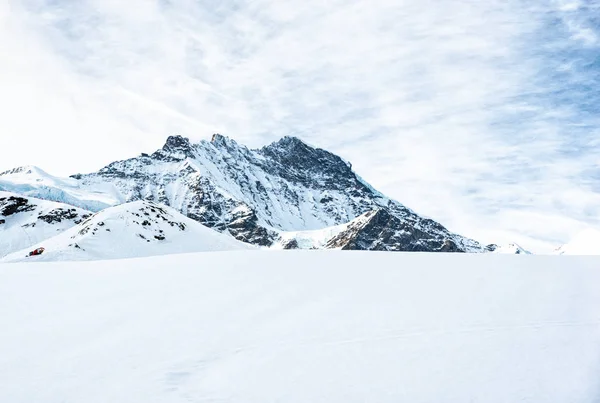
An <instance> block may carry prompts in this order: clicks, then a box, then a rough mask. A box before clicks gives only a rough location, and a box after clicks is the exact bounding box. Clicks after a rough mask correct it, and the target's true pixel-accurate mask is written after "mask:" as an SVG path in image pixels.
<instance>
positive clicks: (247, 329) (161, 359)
mask: <svg viewBox="0 0 600 403" xmlns="http://www.w3.org/2000/svg"><path fill="white" fill-rule="evenodd" d="M599 289H600V259H599V258H595V257H568V256H562V257H559V256H509V255H492V254H475V255H463V254H455V255H448V254H403V253H374V252H362V253H361V252H336V251H313V252H291V251H285V252H274V251H240V252H212V253H196V254H188V255H172V256H161V257H152V258H143V259H132V260H113V261H92V262H72V263H65V262H62V263H23V264H3V265H0V318H1V320H2V329H1V331H0V380H1V381H0V401H1V402H10V403H20V402H44V403H58V402H61V403H75V402H77V403H79V402H85V403H92V402H98V403H106V402H123V403H136V402H140V403H141V402H143V403H152V402H169V403H178V402H257V403H258V402H260V403H264V402H290V403H292V402H302V403H305V402H327V403H332V402H344V403H348V402H410V403H418V402H427V403H431V402H436V403H438V402H456V403H465V402H485V403H493V402H535V403H541V402H548V403H550V402H551V403H560V402H565V403H567V402H568V403H577V402H589V403H593V402H598V401H600V292H599Z"/></svg>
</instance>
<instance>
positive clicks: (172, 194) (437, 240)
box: [72, 134, 482, 252]
mask: <svg viewBox="0 0 600 403" xmlns="http://www.w3.org/2000/svg"><path fill="white" fill-rule="evenodd" d="M72 178H74V179H77V181H78V183H79V185H80V186H81V187H83V188H88V189H102V188H104V189H106V188H111V189H116V192H117V195H116V196H114V195H113V198H116V199H119V200H121V201H122V202H132V201H137V200H149V201H155V202H157V203H161V204H165V205H167V206H170V207H173V208H175V209H176V210H178V211H180V212H181V213H182V214H184V215H186V216H187V217H189V218H192V219H194V220H196V221H198V222H200V223H202V224H204V225H206V226H208V227H211V228H214V229H215V230H217V231H220V232H225V233H229V234H231V235H232V236H234V237H235V238H237V239H238V240H241V241H244V242H249V243H252V244H256V245H261V246H273V245H275V244H277V243H278V242H279V241H280V240H281V239H283V238H285V239H286V240H287V242H288V243H287V245H288V246H289V245H292V246H293V245H294V243H293V242H291V243H290V242H289V240H290V239H289V236H286V234H287V233H289V232H290V231H315V230H322V229H324V228H328V227H335V226H340V225H345V224H348V225H351V224H352V225H351V227H348V228H347V231H346V232H345V233H344V234H345V235H340V234H338V238H336V240H331V241H330V242H327V243H326V244H327V245H329V246H328V247H331V248H342V249H377V250H395V251H448V252H471V251H481V250H482V248H481V246H480V245H479V244H478V243H477V242H475V241H473V240H470V239H467V238H465V237H462V236H460V235H457V234H454V233H452V232H450V231H448V230H447V229H446V228H444V227H443V226H442V225H440V224H438V223H436V222H434V221H432V220H430V219H425V218H423V217H420V216H419V215H417V214H416V213H415V212H413V211H412V210H410V209H408V208H406V207H405V206H404V205H402V204H400V203H399V202H397V201H395V200H392V199H390V198H388V197H386V196H384V195H383V194H381V193H380V192H378V191H376V190H375V189H373V187H371V186H370V185H369V184H368V183H366V182H365V181H364V180H363V179H361V178H360V177H359V176H358V175H356V173H355V172H354V171H353V170H352V166H351V164H350V163H348V162H346V161H344V160H343V159H342V158H340V157H339V156H337V155H335V154H333V153H331V152H329V151H326V150H323V149H321V148H316V147H313V146H311V145H308V144H306V143H305V142H303V141H302V140H300V139H298V138H296V137H289V136H288V137H284V138H282V139H280V140H279V141H276V142H274V143H272V144H270V145H267V146H265V147H263V148H260V149H256V150H252V149H249V148H247V147H245V146H243V145H240V144H238V143H237V142H235V140H233V139H230V138H228V137H226V136H223V135H221V134H215V135H213V137H212V139H211V141H200V142H198V143H192V142H191V141H190V140H189V139H187V138H185V137H182V136H170V137H169V138H168V139H167V141H166V142H165V144H164V146H163V147H162V148H161V149H159V150H157V151H155V152H154V153H152V154H150V155H148V154H142V155H141V156H139V157H135V158H131V159H128V160H124V161H116V162H113V163H111V164H109V165H108V166H106V167H104V168H102V169H100V170H99V171H98V172H95V173H90V174H86V175H74V176H73V177H72ZM365 214H367V216H366V217H367V219H368V221H369V224H368V225H366V226H365V225H362V226H361V225H358V224H357V223H356V222H354V220H356V219H358V218H360V217H361V216H363V215H365ZM340 231H341V229H340ZM348 231H350V232H348ZM367 231H368V234H367ZM359 234H360V236H359V238H356V236H358V235H359ZM340 236H343V237H344V238H340ZM350 238H352V239H354V238H356V240H355V241H349V239H350ZM367 239H368V241H367ZM359 240H360V241H359Z"/></svg>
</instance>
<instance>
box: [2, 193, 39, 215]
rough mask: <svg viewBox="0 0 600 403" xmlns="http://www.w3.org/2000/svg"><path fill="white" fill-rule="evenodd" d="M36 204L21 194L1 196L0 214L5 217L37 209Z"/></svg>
mask: <svg viewBox="0 0 600 403" xmlns="http://www.w3.org/2000/svg"><path fill="white" fill-rule="evenodd" d="M35 208H36V205H35V204H33V203H29V200H28V199H26V198H24V197H19V196H9V197H0V215H2V216H4V217H8V216H11V215H13V214H17V213H24V212H26V211H32V210H35Z"/></svg>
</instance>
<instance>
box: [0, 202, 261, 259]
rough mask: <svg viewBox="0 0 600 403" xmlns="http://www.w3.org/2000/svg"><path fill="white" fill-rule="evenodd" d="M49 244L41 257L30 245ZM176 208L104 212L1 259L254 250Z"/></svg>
mask: <svg viewBox="0 0 600 403" xmlns="http://www.w3.org/2000/svg"><path fill="white" fill-rule="evenodd" d="M38 247H44V248H45V252H44V253H43V254H42V255H39V256H32V257H26V255H27V252H28V251H29V250H30V249H35V248H38ZM254 248H255V247H254V246H252V245H248V244H244V243H242V242H240V241H237V240H235V239H233V238H232V237H230V236H228V235H225V234H220V233H218V232H216V231H214V230H212V229H210V228H207V227H205V226H203V225H202V224H199V223H198V222H196V221H194V220H191V219H189V218H187V217H184V216H183V215H181V214H180V213H178V212H176V211H175V210H173V209H171V208H168V207H164V206H159V205H157V204H155V203H152V202H148V201H137V202H132V203H126V204H122V205H119V206H115V207H110V208H107V209H105V210H102V211H101V212H99V213H96V214H94V215H93V216H91V217H89V218H87V219H86V220H85V221H83V222H80V223H79V224H78V225H76V226H74V227H73V228H70V229H68V230H66V231H64V232H62V233H60V234H58V235H56V236H54V237H53V238H50V239H45V240H43V241H42V242H40V243H38V244H36V245H33V246H30V247H28V248H27V249H24V250H20V251H18V252H14V253H11V254H9V255H8V256H6V257H5V258H4V259H2V261H3V262H16V261H63V260H100V259H102V260H104V259H118V258H131V257H143V256H155V255H167V254H174V253H187V252H206V251H230V250H248V249H254Z"/></svg>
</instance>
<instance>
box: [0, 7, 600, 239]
mask: <svg viewBox="0 0 600 403" xmlns="http://www.w3.org/2000/svg"><path fill="white" fill-rule="evenodd" d="M598 15H600V9H599V6H598V4H597V2H595V1H592V0H590V1H585V0H579V1H576V0H562V1H559V0H556V1H552V0H542V1H516V0H515V1H505V0H491V1H479V0H430V1H416V0H375V1H369V2H366V1H352V0H338V1H333V0H332V1H328V2H323V1H316V0H305V1H288V2H279V1H275V0H256V1H226V2H219V3H215V2H208V1H196V0H194V1H192V0H179V1H168V0H156V1H153V0H132V1H128V2H122V1H117V0H82V1H78V2H72V1H67V0H52V1H50V0H45V1H43V0H21V1H12V2H10V3H9V5H8V6H7V5H4V6H0V37H2V38H7V39H8V40H7V41H2V45H0V46H2V47H3V49H2V50H3V52H2V53H1V54H0V58H1V59H0V86H1V88H2V89H3V91H2V93H1V94H0V107H1V108H2V109H1V110H3V111H5V112H6V116H5V117H3V119H2V122H1V123H0V124H1V126H0V130H1V131H2V133H3V138H5V137H6V138H7V139H8V144H5V147H6V148H7V149H8V150H10V151H9V152H8V154H9V155H8V156H6V157H3V159H2V161H0V168H8V167H10V166H12V165H20V164H24V163H34V164H37V165H41V166H43V167H44V168H45V169H47V170H49V171H51V172H55V173H58V174H69V173H72V170H79V171H91V170H95V169H98V168H99V167H100V166H102V165H103V164H105V163H108V162H110V161H112V160H113V159H116V158H125V157H128V156H131V155H135V154H136V153H139V152H142V151H148V150H152V149H154V148H157V147H159V146H160V145H161V142H162V141H163V140H164V138H165V136H166V135H168V134H172V133H179V134H183V135H185V136H188V137H190V138H192V139H202V138H208V137H209V136H210V135H211V134H212V132H215V131H217V132H221V133H224V134H227V135H229V136H231V137H233V138H235V139H237V140H238V141H239V142H241V143H245V144H248V145H250V146H254V147H258V146H262V145H264V144H266V143H268V142H270V141H273V140H275V139H277V138H279V137H281V136H283V135H290V134H291V135H297V136H299V137H301V138H303V139H305V140H306V141H308V142H310V143H312V144H316V145H319V146H321V147H324V148H327V149H330V150H332V151H334V152H337V153H339V154H341V155H342V156H343V157H344V158H346V159H348V160H350V161H351V162H352V163H353V165H354V167H355V170H356V171H357V172H358V173H359V174H361V176H363V177H364V178H365V179H366V180H368V181H369V182H371V183H372V184H373V185H375V186H376V187H377V188H379V189H380V190H382V191H383V192H384V193H387V194H389V195H390V196H392V197H394V198H396V199H398V200H399V201H401V202H403V203H405V204H407V205H408V206H409V207H411V208H413V209H415V210H416V211H418V212H420V213H423V214H425V215H428V216H431V217H433V218H435V219H437V220H439V221H441V222H442V223H443V224H445V225H447V226H448V227H449V228H450V229H452V230H455V231H458V232H461V233H463V234H465V235H469V236H473V237H476V238H478V239H481V240H483V241H489V242H491V241H499V242H502V241H513V240H515V241H518V242H522V243H523V244H524V246H529V247H531V248H533V249H537V250H547V249H548V248H550V247H551V246H552V245H555V244H560V243H561V242H563V241H565V240H567V239H568V238H570V236H572V235H573V234H574V233H575V232H577V231H579V230H580V229H582V228H584V227H585V226H586V225H600V168H599V165H600V161H599V157H598V155H600V154H599V152H600V120H599V118H598V116H597V105H599V104H600V93H599V92H598V90H597V88H600V85H599V84H600V62H599V60H598V56H597V55H598V54H599V51H600V42H599V40H598V38H599V35H600V28H599V27H600V23H599V21H598V19H597V18H598V17H596V16H598ZM594 18H596V19H594ZM5 133H6V135H5ZM32 142H36V143H38V142H39V143H42V144H43V148H41V149H38V148H33V149H32V148H29V147H26V146H25V144H29V143H32Z"/></svg>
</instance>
